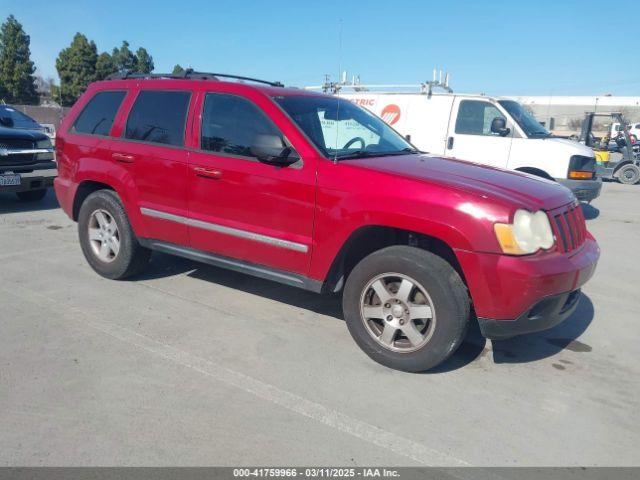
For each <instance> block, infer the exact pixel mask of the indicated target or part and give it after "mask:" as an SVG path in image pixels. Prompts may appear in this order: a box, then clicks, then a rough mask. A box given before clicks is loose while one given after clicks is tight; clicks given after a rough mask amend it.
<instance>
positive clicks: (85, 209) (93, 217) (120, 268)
mask: <svg viewBox="0 0 640 480" xmlns="http://www.w3.org/2000/svg"><path fill="white" fill-rule="evenodd" d="M78 235H79V238H80V246H81V247H82V253H84V256H85V258H86V259H87V262H89V265H91V268H93V269H94V270H95V271H96V272H97V273H98V274H99V275H101V276H103V277H105V278H109V279H112V280H121V279H124V278H127V277H131V276H133V275H137V274H138V273H140V272H142V271H143V270H144V269H145V267H146V266H147V264H148V263H149V258H150V257H151V251H150V250H149V249H147V248H144V247H143V246H141V245H140V243H138V239H137V238H136V236H135V234H134V232H133V229H132V228H131V224H130V223H129V219H128V217H127V214H126V212H125V209H124V206H123V205H122V202H121V201H120V198H119V197H118V195H117V194H116V193H115V192H114V191H112V190H98V191H97V192H94V193H92V194H91V195H89V196H88V197H87V198H86V199H85V201H84V202H83V203H82V206H81V207H80V213H79V215H78Z"/></svg>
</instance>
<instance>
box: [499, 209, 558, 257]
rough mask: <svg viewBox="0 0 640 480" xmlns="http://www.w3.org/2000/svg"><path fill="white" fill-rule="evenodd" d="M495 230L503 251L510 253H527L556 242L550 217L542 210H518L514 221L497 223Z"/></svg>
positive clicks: (546, 247)
mask: <svg viewBox="0 0 640 480" xmlns="http://www.w3.org/2000/svg"><path fill="white" fill-rule="evenodd" d="M494 230H495V232H496V237H497V238H498V243H499V244H500V247H501V248H502V251H503V252H504V253H507V254H509V255H527V254H529V253H535V252H537V251H538V250H540V249H541V248H543V249H548V248H551V247H552V246H553V244H554V239H553V232H552V231H551V224H550V223H549V218H548V217H547V214H546V213H544V212H542V211H538V212H536V213H531V212H528V211H527V210H517V211H516V213H515V215H514V216H513V223H511V224H506V223H496V224H495V225H494Z"/></svg>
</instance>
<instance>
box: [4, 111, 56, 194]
mask: <svg viewBox="0 0 640 480" xmlns="http://www.w3.org/2000/svg"><path fill="white" fill-rule="evenodd" d="M56 175H57V168H56V162H55V154H54V149H53V146H52V144H51V140H49V137H47V135H46V134H45V133H44V130H43V128H42V127H41V126H40V125H39V124H38V123H37V122H36V121H35V120H33V119H32V118H31V117H29V116H27V115H25V114H24V113H22V112H20V111H18V110H16V109H15V108H12V107H10V106H9V105H0V193H5V192H14V193H16V195H17V196H18V198H19V199H20V200H25V201H34V200H40V199H42V198H43V197H44V196H45V195H46V193H47V189H48V188H49V187H52V186H53V180H54V178H55V177H56Z"/></svg>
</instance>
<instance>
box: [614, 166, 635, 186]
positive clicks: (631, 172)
mask: <svg viewBox="0 0 640 480" xmlns="http://www.w3.org/2000/svg"><path fill="white" fill-rule="evenodd" d="M616 175H617V176H618V180H620V183H624V184H625V185H635V184H636V183H638V181H639V180H640V168H638V166H637V165H634V164H632V163H629V164H627V165H624V166H623V167H622V168H621V169H620V170H618V171H617V172H616Z"/></svg>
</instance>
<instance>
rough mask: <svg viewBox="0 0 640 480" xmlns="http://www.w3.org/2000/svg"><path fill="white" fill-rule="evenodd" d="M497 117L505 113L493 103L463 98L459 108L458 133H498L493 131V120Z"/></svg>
mask: <svg viewBox="0 0 640 480" xmlns="http://www.w3.org/2000/svg"><path fill="white" fill-rule="evenodd" d="M497 117H500V118H504V115H502V113H500V110H498V109H497V108H496V107H495V106H494V105H492V104H491V103H489V102H482V101H477V100H463V101H462V102H460V107H459V108H458V116H457V118H456V133H460V134H463V135H490V136H493V135H497V134H494V133H491V122H492V121H493V119H494V118H497ZM505 120H506V119H505Z"/></svg>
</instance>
